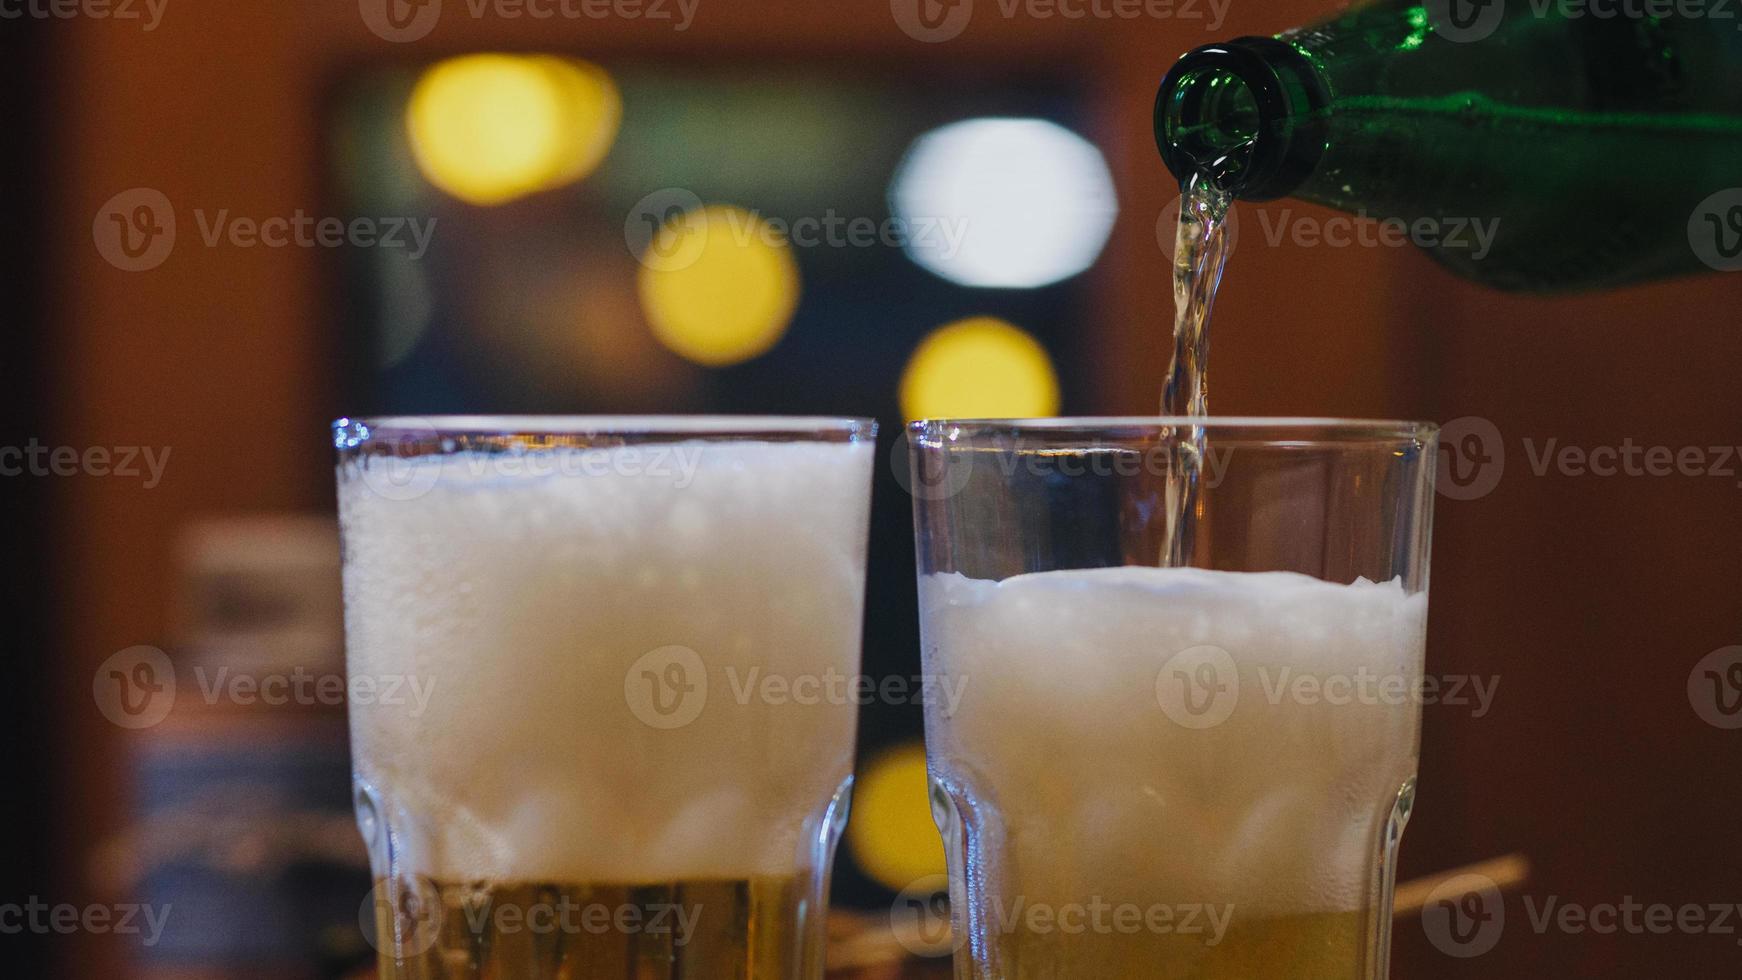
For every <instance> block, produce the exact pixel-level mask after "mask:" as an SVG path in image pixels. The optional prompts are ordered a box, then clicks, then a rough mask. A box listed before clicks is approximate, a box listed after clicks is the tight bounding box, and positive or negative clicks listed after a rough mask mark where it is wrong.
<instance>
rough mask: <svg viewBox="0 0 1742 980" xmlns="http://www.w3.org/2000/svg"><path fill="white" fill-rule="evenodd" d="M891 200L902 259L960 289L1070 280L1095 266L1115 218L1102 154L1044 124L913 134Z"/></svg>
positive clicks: (968, 125)
mask: <svg viewBox="0 0 1742 980" xmlns="http://www.w3.org/2000/svg"><path fill="white" fill-rule="evenodd" d="M890 197H891V204H892V206H893V208H894V210H895V216H896V217H897V218H899V219H900V220H901V221H902V222H903V224H904V226H905V228H906V230H907V241H908V245H907V252H908V254H909V255H910V256H912V257H913V260H914V261H915V262H918V263H919V264H920V265H922V266H924V267H925V268H927V269H929V270H931V271H932V272H935V273H937V274H938V275H940V276H942V277H944V278H945V279H948V280H950V281H951V282H957V283H961V284H962V285H964V286H985V287H1003V288H1014V289H1030V288H1034V287H1036V286H1046V285H1050V284H1051V283H1055V282H1058V281H1059V280H1061V279H1068V278H1070V277H1071V276H1074V275H1076V274H1077V273H1079V272H1082V271H1083V270H1084V269H1087V268H1088V267H1089V266H1090V265H1092V264H1094V261H1095V259H1096V258H1097V257H1099V256H1100V254H1101V249H1102V248H1104V247H1105V246H1106V244H1107V236H1108V235H1110V234H1111V233H1112V230H1113V219H1114V217H1115V216H1117V214H1118V212H1119V202H1118V200H1117V198H1116V196H1115V195H1114V192H1113V177H1112V174H1111V173H1109V172H1108V170H1107V161H1106V160H1105V159H1104V158H1102V156H1101V151H1100V150H1097V149H1096V148H1095V147H1094V145H1093V144H1091V143H1089V141H1087V140H1085V139H1083V138H1082V137H1081V136H1078V135H1077V134H1076V133H1073V132H1071V131H1070V130H1068V129H1065V128H1064V127H1063V126H1059V125H1057V124H1055V123H1050V122H1047V121H1045V120H1043V119H968V120H965V121H963V122H958V123H952V124H951V125H948V126H944V127H943V128H941V129H936V130H933V131H931V132H930V133H927V134H925V135H924V136H921V137H920V138H919V139H918V140H915V141H914V144H913V146H912V148H910V149H909V150H908V151H907V158H906V159H905V160H903V161H902V164H901V167H900V168H899V169H898V170H897V171H896V174H895V181H894V184H893V185H892V190H891V194H890Z"/></svg>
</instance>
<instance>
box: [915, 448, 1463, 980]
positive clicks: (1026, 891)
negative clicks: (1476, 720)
mask: <svg viewBox="0 0 1742 980" xmlns="http://www.w3.org/2000/svg"><path fill="white" fill-rule="evenodd" d="M910 436H911V439H912V440H913V443H914V447H913V452H912V459H913V471H914V472H913V480H914V482H913V492H914V496H915V503H914V512H915V519H916V522H917V523H916V533H917V540H918V552H919V588H920V615H921V626H922V633H923V647H922V651H923V657H924V660H925V664H926V672H927V674H928V675H934V676H939V677H940V678H941V683H944V684H948V685H951V686H952V688H953V689H955V690H957V691H958V693H957V695H956V697H955V699H954V703H953V705H952V704H948V703H943V702H941V701H934V702H933V703H931V704H928V705H927V708H926V711H927V715H926V746H927V755H928V760H929V765H930V771H931V778H932V787H933V813H934V814H935V816H936V818H937V822H938V826H939V828H940V830H941V831H942V833H943V837H944V841H945V848H946V850H947V852H948V854H949V869H950V879H949V891H950V898H951V903H950V905H951V916H952V920H953V926H954V929H955V935H956V940H957V942H958V943H959V946H958V947H957V953H956V976H958V977H963V978H970V977H971V978H997V980H1020V978H1041V977H1047V978H1056V977H1132V978H1136V977H1145V978H1180V980H1184V978H1191V980H1251V978H1254V977H1290V978H1309V977H1310V978H1315V980H1319V978H1333V977H1334V978H1373V977H1383V976H1385V974H1386V963H1387V956H1388V949H1387V946H1388V942H1389V926H1390V907H1391V890H1392V881H1393V874H1394V864H1393V862H1394V858H1395V854H1396V848H1397V844H1398V838H1399V835H1400V834H1401V833H1402V832H1403V828H1404V824H1405V823H1406V822H1407V821H1408V819H1409V814H1410V808H1411V805H1412V803H1413V800H1414V795H1415V777H1416V758H1417V747H1418V741H1419V731H1420V718H1421V712H1420V704H1421V700H1422V691H1423V686H1422V657H1423V647H1424V634H1425V625H1426V611H1427V571H1428V532H1429V522H1430V515H1431V508H1432V502H1433V496H1432V494H1433V475H1434V469H1435V449H1436V447H1435V440H1436V432H1435V429H1434V428H1433V427H1432V426H1430V425H1425V424H1417V423H1402V422H1343V421H1315V420H1264V419H1252V420H1241V419H1214V420H1211V419H1204V418H1180V419H1166V418H1163V419H1089V420H1071V419H1059V420H1047V421H930V422H920V423H916V424H915V425H913V426H912V428H911V431H910ZM952 709H953V710H952Z"/></svg>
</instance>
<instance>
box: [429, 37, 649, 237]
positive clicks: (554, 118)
mask: <svg viewBox="0 0 1742 980" xmlns="http://www.w3.org/2000/svg"><path fill="white" fill-rule="evenodd" d="M622 117H623V99H622V96H621V95H620V94H619V93H618V91H617V85H616V83H615V82H613V81H612V80H611V76H610V74H609V73H607V72H606V71H605V70H604V69H603V68H600V67H598V66H597V65H593V64H589V63H587V62H584V61H576V60H572V59H566V58H556V57H550V56H546V55H506V54H473V55H465V56H462V57H458V58H450V59H448V60H446V61H443V62H440V63H439V64H436V65H434V66H432V67H430V68H429V69H428V70H427V71H425V72H424V73H423V76H422V77H421V78H419V79H418V82H417V85H416V86H415V87H414V88H413V89H412V93H411V102H410V104H409V105H408V107H407V109H406V129H407V131H408V132H409V134H410V136H411V150H412V155H413V157H414V158H415V159H416V161H417V166H418V169H419V170H421V171H422V172H423V175H424V177H425V178H426V179H427V180H428V181H429V182H430V183H432V184H434V185H435V186H437V187H439V188H441V189H442V190H444V191H446V192H447V193H449V194H452V195H453V196H454V197H457V198H459V199H460V200H462V201H467V202H470V203H472V204H485V205H488V204H501V203H504V202H506V201H512V200H514V199H515V198H518V197H524V196H525V195H527V194H532V193H536V192H538V191H543V190H549V189H551V188H554V187H560V186H562V185H564V184H567V183H571V182H573V181H576V180H580V179H581V178H583V177H585V176H586V175H588V174H590V173H592V172H593V170H594V169H595V168H597V167H598V165H599V163H600V162H601V161H602V160H604V158H605V154H606V153H608V152H610V149H611V145H612V144H613V143H614V142H615V141H616V139H617V128H618V125H619V123H620V122H621V121H622Z"/></svg>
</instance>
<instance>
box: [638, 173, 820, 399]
mask: <svg viewBox="0 0 1742 980" xmlns="http://www.w3.org/2000/svg"><path fill="white" fill-rule="evenodd" d="M641 259H642V261H641V271H640V274H639V286H640V292H641V308H642V312H643V313H644V314H645V315H646V317H647V323H648V326H650V327H651V328H652V329H653V334H654V336H655V337H657V338H659V342H660V343H662V344H664V345H665V346H666V347H668V348H670V349H671V350H672V351H674V352H676V353H677V354H679V355H681V356H683V357H685V358H688V359H689V360H691V361H694V362H695V363H697V364H702V365H705V366H708V367H726V366H728V365H732V364H738V363H740V362H743V361H747V360H749V359H751V358H753V357H756V356H758V355H760V354H764V353H766V352H767V351H768V350H769V349H770V348H772V347H773V346H774V345H775V344H776V343H778V342H779V341H780V338H781V336H782V335H784V334H785V333H786V328H787V326H788V324H790V323H791V322H792V314H793V310H794V309H796V308H797V306H798V294H799V275H798V263H797V261H795V260H794V259H793V257H792V246H791V245H790V244H789V243H788V242H787V241H786V239H785V238H783V237H782V236H781V235H780V234H779V233H778V232H777V231H776V230H775V229H774V228H772V227H771V226H770V225H769V223H768V222H766V221H764V220H763V219H762V218H760V217H758V216H757V215H755V214H752V213H750V212H749V211H746V210H744V209H743V208H739V207H733V206H730V205H723V204H716V205H710V206H708V207H705V208H700V209H697V210H692V211H686V212H684V213H683V214H680V215H675V216H673V217H672V218H670V219H669V220H667V221H666V222H665V224H664V225H662V226H660V229H659V231H658V232H656V233H655V234H654V236H653V239H652V241H651V242H650V243H649V244H648V248H647V251H646V253H645V254H644V255H642V257H641Z"/></svg>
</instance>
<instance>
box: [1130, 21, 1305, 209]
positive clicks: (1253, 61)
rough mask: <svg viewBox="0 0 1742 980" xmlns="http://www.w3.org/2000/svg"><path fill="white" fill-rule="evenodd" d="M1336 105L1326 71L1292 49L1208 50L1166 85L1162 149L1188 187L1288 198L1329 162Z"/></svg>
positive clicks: (1265, 41) (1265, 43)
mask: <svg viewBox="0 0 1742 980" xmlns="http://www.w3.org/2000/svg"><path fill="white" fill-rule="evenodd" d="M1329 102H1330V97H1329V93H1328V92H1327V91H1326V88H1325V85H1324V81H1323V80H1322V78H1321V77H1320V76H1319V72H1318V70H1317V69H1316V68H1315V67H1314V66H1313V64H1312V62H1310V61H1308V60H1307V58H1306V56H1305V55H1302V54H1301V53H1300V52H1299V51H1297V50H1295V49H1294V47H1293V46H1291V45H1289V44H1287V43H1285V42H1282V41H1278V40H1276V39H1275V38H1266V37H1243V38H1237V39H1235V40H1233V41H1229V42H1227V43H1225V44H1210V45H1205V46H1204V47H1201V48H1198V49H1196V50H1194V51H1191V52H1189V53H1187V54H1186V55H1185V56H1184V57H1182V58H1181V59H1180V60H1179V61H1178V62H1177V63H1175V64H1174V66H1173V69H1172V70H1171V71H1169V72H1168V73H1167V77H1166V78H1165V79H1164V80H1163V81H1162V83H1161V91H1160V92H1159V93H1158V94H1157V96H1156V100H1155V141H1156V146H1157V148H1158V149H1160V150H1161V158H1162V160H1163V161H1164V162H1165V163H1166V164H1167V168H1168V169H1169V170H1171V171H1172V172H1173V174H1174V176H1175V177H1178V178H1179V179H1180V180H1181V181H1182V182H1183V181H1185V180H1186V179H1187V178H1189V177H1191V176H1193V175H1202V176H1204V177H1207V178H1209V179H1210V180H1212V181H1214V182H1215V183H1216V184H1218V185H1219V186H1221V187H1222V188H1223V189H1225V190H1227V191H1229V192H1230V193H1232V194H1234V195H1235V196H1237V197H1241V198H1244V199H1246V200H1255V201H1262V200H1269V199H1271V198H1277V197H1284V196H1286V195H1287V194H1288V193H1289V192H1291V191H1292V190H1294V188H1295V187H1297V186H1299V185H1300V183H1301V182H1302V181H1304V180H1305V179H1306V178H1307V177H1308V176H1309V175H1311V174H1312V172H1313V170H1314V168H1316V167H1317V166H1318V162H1319V158H1320V157H1321V156H1323V154H1324V149H1325V122H1324V114H1323V110H1324V109H1325V107H1326V106H1327V105H1328V104H1329Z"/></svg>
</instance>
